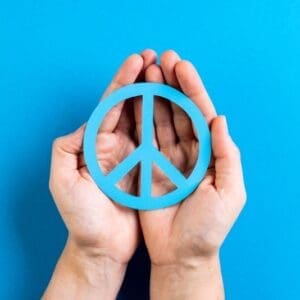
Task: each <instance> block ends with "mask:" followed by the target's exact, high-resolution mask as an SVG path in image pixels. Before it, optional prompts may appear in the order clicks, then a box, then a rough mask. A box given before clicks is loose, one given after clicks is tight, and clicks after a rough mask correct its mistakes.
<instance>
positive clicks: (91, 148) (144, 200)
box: [84, 83, 211, 210]
mask: <svg viewBox="0 0 300 300" xmlns="http://www.w3.org/2000/svg"><path fill="white" fill-rule="evenodd" d="M136 96H142V132H141V135H142V136H141V144H140V145H139V146H138V147H137V148H136V149H135V150H134V151H133V152H132V153H131V154H130V155H129V156H128V157H126V158H125V159H124V160H123V161H121V162H120V163H119V164H118V165H117V166H116V167H115V168H114V169H113V170H112V171H111V172H110V173H109V174H107V175H105V174H103V172H102V171H101V169H100V168H99V165H98V161H97V155H96V147H95V143H96V137H97V132H98V128H99V126H100V124H101V122H102V121H103V119H104V117H105V116H106V114H107V113H108V112H109V110H110V109H111V108H112V107H113V106H115V105H116V104H118V103H119V102H121V101H124V99H129V98H132V97H136ZM155 96H160V97H162V98H163V99H168V100H170V101H172V102H174V103H176V104H177V105H178V106H180V107H181V108H182V109H183V110H184V111H185V112H186V113H187V114H188V115H189V117H190V118H191V120H192V122H193V124H194V127H195V130H196V131H197V135H198V139H199V142H200V145H201V151H200V152H199V155H198V158H197V161H196V164H195V166H194V169H193V171H192V173H191V174H190V176H189V177H188V178H186V177H185V176H184V175H183V174H182V173H181V172H180V171H179V170H178V169H177V168H176V167H175V166H174V165H173V164H172V163H171V162H170V161H169V160H168V159H167V158H166V157H165V156H164V155H163V154H162V153H161V152H160V151H158V150H157V149H156V148H155V147H154V145H153V143H152V141H153V134H154V132H153V128H154V127H153V113H154V97H155ZM210 156H211V143H210V132H209V129H208V126H207V123H206V121H205V118H204V117H203V115H202V113H201V112H200V111H199V109H198V108H197V106H196V105H195V104H194V103H193V102H192V100H190V99H189V98H188V97H187V96H186V95H184V94H183V93H181V92H179V91H178V90H176V89H174V88H172V87H170V86H167V85H164V84H159V83H136V84H131V85H127V86H125V87H122V88H120V89H119V90H116V91H114V92H113V93H112V94H110V95H109V96H108V97H106V100H105V101H102V102H100V104H99V105H98V106H97V107H96V109H95V110H94V112H93V114H92V115H91V117H90V119H89V121H88V123H87V127H86V132H85V137H84V157H85V160H86V163H87V167H88V170H89V172H90V174H91V176H92V178H93V179H94V181H95V182H96V184H97V185H98V187H99V188H100V189H101V190H102V191H103V192H104V193H105V194H107V196H109V197H110V198H111V199H112V200H114V201H116V202H117V203H119V204H121V205H124V206H128V207H131V208H135V209H140V210H151V209H157V208H162V207H167V206H170V205H173V204H176V203H178V202H180V201H182V200H183V199H184V198H185V197H186V196H188V195H189V194H190V193H192V192H193V191H194V189H195V188H196V187H197V185H198V184H199V183H200V181H201V179H202V177H203V176H204V174H205V172H206V170H207V167H208V165H209V162H210ZM138 163H140V164H141V177H140V195H139V196H134V195H131V194H128V193H126V192H123V191H122V190H120V189H119V188H118V187H117V186H116V183H117V182H118V181H119V180H120V179H122V178H123V177H124V176H125V175H126V174H127V173H128V172H130V170H131V169H132V168H133V167H134V166H136V165H137V164H138ZM154 163H155V164H156V165H157V166H158V167H159V168H160V169H161V170H162V171H163V172H164V173H165V175H167V176H168V178H169V179H170V180H171V181H172V182H173V183H174V184H175V185H176V186H177V189H175V190H173V191H171V192H169V193H167V194H165V195H161V196H159V197H153V196H152V195H151V186H152V164H154Z"/></svg>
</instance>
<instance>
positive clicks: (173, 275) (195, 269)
mask: <svg viewBox="0 0 300 300" xmlns="http://www.w3.org/2000/svg"><path fill="white" fill-rule="evenodd" d="M150 295H151V299H152V300H158V299H159V300H169V299H172V300H183V299H188V300H193V299H195V300H196V299H197V300H199V299H205V300H223V299H224V289H223V282H222V275H221V268H220V262H219V258H218V256H215V257H212V258H209V259H208V258H207V259H204V260H202V261H201V262H197V263H195V264H190V265H185V266H176V265H168V266H155V265H152V268H151V288H150Z"/></svg>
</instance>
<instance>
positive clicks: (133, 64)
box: [100, 54, 144, 132]
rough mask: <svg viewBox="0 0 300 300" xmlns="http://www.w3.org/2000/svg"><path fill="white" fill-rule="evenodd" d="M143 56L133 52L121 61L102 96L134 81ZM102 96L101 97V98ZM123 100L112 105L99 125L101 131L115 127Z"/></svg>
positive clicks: (109, 130)
mask: <svg viewBox="0 0 300 300" xmlns="http://www.w3.org/2000/svg"><path fill="white" fill-rule="evenodd" d="M143 63H144V62H143V58H142V57H141V56H140V55H138V54H133V55H131V56H129V57H128V58H127V60H126V61H125V62H124V63H123V65H122V66H121V68H120V69H119V71H118V72H117V74H116V76H115V77H114V79H113V80H112V82H111V84H110V85H109V87H108V88H107V89H106V91H105V92H104V95H103V97H106V96H107V95H109V94H110V93H111V92H112V91H114V90H116V89H118V88H120V87H122V86H124V85H127V84H130V83H133V82H135V80H136V79H137V77H138V75H139V74H140V72H141V71H142V68H143ZM103 97H102V98H103ZM123 104H124V102H121V103H119V104H117V105H116V106H114V107H113V108H112V109H111V110H110V111H109V112H108V114H107V115H106V117H105V119H104V121H103V123H102V125H101V127H100V131H101V132H113V131H114V129H115V128H116V126H117V124H118V122H119V119H120V115H121V112H122V108H123Z"/></svg>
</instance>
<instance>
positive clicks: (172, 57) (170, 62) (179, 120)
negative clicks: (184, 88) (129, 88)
mask: <svg viewBox="0 0 300 300" xmlns="http://www.w3.org/2000/svg"><path fill="white" fill-rule="evenodd" d="M160 61H161V68H162V71H163V75H164V77H165V79H166V82H167V83H168V84H169V85H171V86H173V87H175V88H180V85H179V83H178V80H177V77H176V74H175V65H176V64H177V63H178V62H179V61H180V57H179V55H178V54H177V53H176V52H175V51H173V50H169V51H166V52H165V53H163V54H162V56H161V60H160ZM171 107H172V111H173V119H174V126H175V129H176V134H177V136H178V138H179V140H182V141H185V140H191V139H193V138H195V135H194V131H193V126H192V122H191V120H190V118H189V117H188V115H187V114H186V112H185V111H184V110H182V109H181V108H180V107H179V106H177V105H175V104H174V103H171Z"/></svg>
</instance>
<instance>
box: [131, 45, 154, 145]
mask: <svg viewBox="0 0 300 300" xmlns="http://www.w3.org/2000/svg"><path fill="white" fill-rule="evenodd" d="M141 56H142V57H143V59H144V65H143V71H142V72H141V74H140V76H139V78H138V81H145V71H146V69H147V68H148V67H149V66H150V65H151V64H154V63H155V62H156V58H157V55H156V52H155V51H153V50H152V49H146V50H144V51H143V52H142V53H141ZM133 107H134V119H135V123H136V138H137V140H138V141H139V142H140V141H141V122H142V115H141V113H142V98H141V97H135V98H134V103H133Z"/></svg>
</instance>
